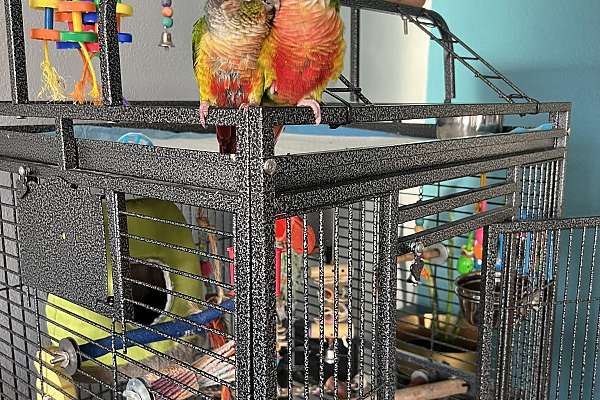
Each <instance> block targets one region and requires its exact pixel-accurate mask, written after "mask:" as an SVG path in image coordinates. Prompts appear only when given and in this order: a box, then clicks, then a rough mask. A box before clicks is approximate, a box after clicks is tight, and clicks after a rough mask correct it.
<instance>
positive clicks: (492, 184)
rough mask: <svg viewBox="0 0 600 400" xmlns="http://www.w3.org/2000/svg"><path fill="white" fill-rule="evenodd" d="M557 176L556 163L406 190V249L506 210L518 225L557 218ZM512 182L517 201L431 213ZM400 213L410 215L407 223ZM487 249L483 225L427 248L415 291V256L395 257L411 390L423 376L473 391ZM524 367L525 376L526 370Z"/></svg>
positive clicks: (402, 359) (403, 372) (402, 360)
mask: <svg viewBox="0 0 600 400" xmlns="http://www.w3.org/2000/svg"><path fill="white" fill-rule="evenodd" d="M560 171H561V161H559V160H552V161H549V162H543V163H538V164H533V165H526V166H524V167H519V168H516V169H510V170H498V171H491V172H488V173H486V174H481V175H474V176H470V177H463V178H458V179H452V180H448V181H442V182H438V183H435V184H431V185H426V186H423V187H417V188H412V189H409V190H405V191H401V196H400V204H401V209H400V210H401V212H400V218H401V224H400V237H407V238H408V239H407V240H408V241H409V242H410V241H411V240H412V239H410V238H412V237H416V236H417V235H418V236H419V237H421V238H426V237H427V235H429V234H430V232H431V233H433V232H436V231H439V230H440V229H445V228H446V227H448V226H450V225H453V224H457V223H461V222H465V221H466V220H468V219H469V218H473V217H476V216H477V214H478V213H481V212H489V211H492V210H498V209H502V208H504V207H511V208H513V207H514V209H515V210H516V211H514V214H515V215H514V218H516V219H520V220H526V219H541V218H549V217H553V216H556V215H557V214H556V213H557V210H558V207H559V203H558V201H559V200H558V199H559V195H560V194H559V190H560V184H559V181H560ZM511 182H514V184H515V186H516V189H517V190H516V195H513V193H512V192H510V193H509V192H504V191H502V193H503V194H502V195H501V196H495V197H489V198H488V197H486V198H482V199H481V200H484V201H485V204H482V201H481V200H480V201H471V202H468V201H462V202H458V203H457V202H453V203H449V204H452V206H450V207H447V208H444V210H443V211H441V212H436V213H434V214H431V215H428V214H427V210H428V209H431V207H432V206H435V204H440V203H443V202H444V201H446V200H447V199H448V198H450V197H457V196H458V197H460V196H463V195H465V196H468V194H469V193H472V192H473V191H477V190H480V189H485V188H487V189H492V190H493V189H494V188H502V187H505V185H507V184H510V183H511ZM403 212H404V214H406V215H407V216H405V217H403ZM478 231H479V235H478ZM478 242H479V243H478ZM483 242H484V240H483V224H482V225H480V226H477V228H476V229H473V230H472V231H470V232H464V233H461V234H459V235H456V236H452V237H450V238H449V239H446V240H443V241H441V242H440V243H435V244H432V245H430V246H428V247H426V248H425V250H424V252H423V258H424V259H425V266H424V270H423V274H422V276H421V282H420V284H419V285H418V286H417V287H415V286H414V285H413V284H412V283H410V282H408V280H409V278H410V275H411V269H410V267H411V265H412V263H414V258H415V256H414V254H410V253H409V254H404V255H401V256H399V257H398V267H399V269H398V271H399V272H398V274H399V279H398V291H397V296H396V301H397V325H396V329H397V338H396V339H397V341H396V343H397V348H398V354H399V359H398V361H397V370H398V380H399V384H400V385H401V386H403V385H406V384H408V383H409V382H410V380H411V378H410V377H411V375H412V374H413V373H415V371H419V372H420V373H425V374H426V375H428V379H443V378H447V377H451V376H459V377H461V378H463V379H465V380H466V381H467V382H469V383H470V385H471V387H476V384H475V382H476V374H477V373H478V361H479V350H480V349H481V346H482V344H481V343H480V332H479V326H480V324H481V321H480V319H479V314H478V312H479V308H480V306H481V302H482V297H483V296H482V295H481V293H480V285H481V282H482V280H481V279H482V278H481V272H480V271H481V267H482V263H483V262H484V260H483V259H482V258H483ZM472 258H473V261H470V260H471V259H472ZM469 296H472V297H469ZM536 329H539V327H537V328H536ZM513 367H514V366H513ZM520 368H522V369H523V370H524V369H526V368H527V366H523V365H521V366H520ZM517 370H518V369H512V371H517ZM469 394H470V395H474V392H471V391H470V392H469Z"/></svg>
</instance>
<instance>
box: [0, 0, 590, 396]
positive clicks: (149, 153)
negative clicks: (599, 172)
mask: <svg viewBox="0 0 600 400" xmlns="http://www.w3.org/2000/svg"><path fill="white" fill-rule="evenodd" d="M342 4H343V5H344V6H346V7H350V9H351V24H350V25H351V27H350V30H351V46H350V52H351V57H350V58H351V65H350V70H351V71H350V78H349V79H345V78H343V77H342V79H341V81H342V83H343V84H344V86H345V87H343V88H340V87H337V88H332V89H330V90H329V91H328V94H329V95H330V96H331V97H333V98H334V99H337V102H336V103H332V104H326V105H324V106H323V107H322V108H323V110H322V114H323V121H324V123H325V124H328V125H329V126H330V127H331V128H332V129H334V128H336V127H339V126H342V125H346V126H350V127H362V128H368V129H374V130H379V131H383V132H392V133H394V134H396V135H397V136H398V137H399V138H400V137H403V138H411V139H415V138H418V139H419V141H417V142H415V143H409V144H406V143H404V144H391V145H390V144H387V145H381V146H372V147H368V148H358V149H345V148H344V147H343V143H342V148H341V149H339V150H334V151H327V152H319V153H304V154H278V153H276V151H275V145H274V143H273V134H272V127H273V126H274V125H281V124H286V125H302V124H310V123H311V122H312V121H311V118H312V116H311V114H310V110H308V109H304V108H294V107H291V108H290V107H275V108H273V107H260V108H252V109H250V110H249V111H248V113H247V114H246V115H243V116H242V115H240V114H238V112H237V110H230V109H215V110H213V111H211V113H210V115H209V118H208V122H209V123H210V124H214V125H233V126H236V127H237V132H238V149H237V153H236V154H235V155H232V156H225V155H220V154H216V153H212V152H209V151H200V150H189V149H180V148H170V147H161V146H156V147H152V146H146V145H142V144H136V143H116V142H109V141H100V140H92V139H86V138H81V137H77V135H76V129H77V128H78V127H81V126H89V124H92V125H102V124H107V123H110V125H109V126H110V127H112V128H114V129H116V128H118V127H120V126H133V127H136V128H144V127H149V128H166V129H169V130H171V131H175V132H177V131H182V130H189V131H193V132H198V133H199V134H200V133H206V132H205V131H204V130H202V129H200V127H199V119H198V114H197V104H195V103H169V102H161V103H151V102H146V103H136V102H131V103H130V104H127V105H122V104H123V97H122V93H121V79H120V78H121V75H120V64H119V56H118V55H119V49H118V43H117V42H116V40H113V39H112V38H113V37H116V34H115V33H116V17H115V14H114V12H112V10H113V9H114V8H115V5H116V1H115V0H101V1H100V2H99V15H98V21H99V32H98V34H99V42H100V44H101V52H100V64H101V77H102V83H103V85H102V88H103V104H104V105H103V106H94V105H73V104H66V103H40V102H33V101H30V99H29V98H28V85H27V75H26V68H25V47H24V33H23V18H22V2H21V1H20V0H6V1H5V9H6V15H7V18H6V20H7V33H8V35H7V37H8V61H9V63H10V67H11V69H10V72H11V76H10V78H11V89H12V92H11V94H12V101H10V102H0V115H2V116H9V117H10V116H12V117H20V118H29V117H39V118H53V119H54V121H55V123H54V124H53V125H51V126H42V125H35V126H23V125H20V124H18V123H14V124H13V125H11V126H5V127H2V128H1V130H0V171H1V172H0V211H1V213H0V221H1V223H0V238H1V240H0V267H1V269H0V324H1V326H2V327H3V329H1V330H0V395H1V397H2V398H6V399H42V400H49V399H54V400H59V399H63V398H66V399H121V398H125V399H130V400H147V399H187V398H194V399H207V398H210V399H212V398H221V399H228V398H235V399H248V400H249V399H274V398H278V397H279V398H288V399H313V398H319V399H325V398H327V399H329V398H333V399H349V400H350V399H367V398H369V399H370V398H372V399H375V398H377V399H391V398H394V396H395V398H396V399H402V398H413V397H411V396H414V390H415V388H419V386H411V385H412V384H414V382H412V383H411V382H410V379H411V376H412V377H413V378H414V376H417V375H418V373H420V374H421V378H422V379H423V376H425V380H429V381H430V382H429V384H430V385H433V386H429V388H430V389H431V390H434V391H435V390H437V391H438V393H442V394H443V396H444V397H447V396H462V398H464V397H466V398H476V397H478V396H481V397H482V398H483V397H485V396H489V397H494V396H497V395H498V396H504V397H503V398H520V399H521V398H522V399H525V398H542V397H544V396H551V395H554V394H556V396H557V398H564V395H563V393H564V392H565V391H568V394H569V395H571V394H573V393H576V386H577V385H579V386H580V388H581V387H583V386H585V385H586V384H587V383H588V382H590V380H591V381H592V388H594V384H593V383H594V382H595V367H594V373H593V374H585V373H583V372H582V374H581V378H580V377H579V373H578V374H577V376H575V375H574V373H573V371H574V369H573V368H572V367H573V365H574V364H576V363H578V362H581V363H584V362H585V363H588V362H590V363H592V362H593V363H594V365H595V357H596V348H597V347H598V346H597V341H596V346H595V350H594V351H593V352H592V351H588V350H585V348H582V347H581V343H585V344H587V343H588V342H590V341H592V340H593V339H592V338H593V337H594V338H596V337H598V336H597V332H595V330H593V329H592V330H591V332H590V333H589V334H588V330H589V329H586V330H585V333H584V331H583V330H581V328H580V322H579V321H582V320H585V325H586V326H585V327H586V328H588V327H591V326H592V325H593V321H594V320H595V318H596V316H597V313H594V312H593V311H591V310H592V306H593V302H594V301H595V295H594V294H593V293H595V292H594V288H593V282H592V281H593V279H592V278H593V277H594V273H593V268H592V273H591V274H590V277H591V278H589V277H586V276H585V275H583V274H582V273H581V272H579V273H578V274H577V278H573V277H571V278H570V279H569V278H567V279H569V280H565V281H562V280H561V279H562V278H560V277H561V276H563V275H565V274H566V276H569V271H572V270H573V268H570V267H569V268H567V269H566V272H564V274H563V270H564V268H563V267H561V265H563V263H562V261H563V258H561V255H564V254H568V257H567V258H566V259H565V260H568V261H567V263H568V264H569V265H570V264H571V263H572V262H573V260H575V259H576V258H577V257H579V258H580V259H581V262H580V263H579V266H580V268H579V271H583V270H582V269H581V266H582V265H584V264H586V263H587V258H585V257H589V256H588V255H589V254H594V255H595V249H596V241H595V234H594V237H593V239H592V238H590V237H589V236H590V230H588V231H587V234H586V235H587V236H586V235H584V237H586V238H587V239H586V242H585V243H586V245H587V246H589V245H590V243H591V242H593V251H592V252H591V253H590V252H589V251H587V250H586V253H585V254H586V256H585V257H584V253H583V250H582V252H581V254H575V252H574V251H572V246H571V244H572V240H571V239H572V238H573V237H574V235H573V234H571V235H570V236H569V239H567V240H564V239H560V236H561V233H560V232H562V231H561V229H563V230H564V229H569V227H582V223H581V221H579V220H577V221H571V222H564V221H562V220H555V219H554V218H557V217H559V216H560V211H561V208H562V198H563V187H564V168H565V156H566V139H567V136H568V134H569V121H568V117H569V113H570V104H568V103H542V102H538V101H535V100H534V99H532V98H531V97H529V96H527V95H526V94H525V93H524V92H522V91H521V90H520V89H518V88H517V87H516V86H515V85H514V84H513V83H512V82H511V81H510V80H508V79H507V78H506V77H504V76H503V75H502V74H500V72H498V71H497V70H496V69H495V68H494V67H493V66H491V64H489V63H488V62H487V61H485V60H483V59H482V58H481V57H480V56H479V55H478V54H477V53H475V52H474V51H473V50H472V49H470V48H469V47H468V46H467V45H466V44H465V43H464V42H463V41H461V40H460V39H459V38H458V37H456V36H455V35H454V34H452V32H451V31H450V30H449V29H448V27H447V25H446V24H445V22H444V20H443V18H442V17H441V16H439V15H438V14H436V13H434V12H432V11H429V10H424V9H420V8H413V7H408V6H402V5H397V4H393V3H388V2H385V1H375V0H369V1H367V0H345V1H342ZM361 9H366V10H371V11H377V12H386V13H392V14H396V15H399V16H401V17H402V19H403V20H404V21H405V23H412V24H414V25H415V26H417V27H418V28H419V29H421V30H423V31H424V32H425V33H426V34H428V35H429V36H431V38H432V40H434V41H435V42H436V43H438V44H440V45H441V46H442V47H443V48H444V50H445V53H444V66H445V76H446V79H445V89H446V99H445V100H446V102H445V103H444V104H428V105H400V104H385V105H383V104H371V103H370V102H369V100H368V99H367V97H366V96H365V94H364V93H362V91H361V89H360V85H359V80H358V77H359V63H358V60H359V51H360V48H359V33H360V29H359V28H360V24H359V21H360V10H361ZM401 21H402V20H401V19H399V23H400V22H401ZM455 61H458V62H459V63H461V64H463V65H464V66H465V67H466V68H468V69H469V70H471V71H472V72H473V73H474V74H475V76H476V77H477V78H478V79H480V80H481V81H483V82H484V83H485V84H486V85H487V86H489V87H490V88H491V89H492V90H494V91H495V92H496V93H497V94H498V95H499V97H500V98H502V99H503V100H505V101H506V103H502V104H470V105H459V104H452V103H451V100H452V99H453V98H454V93H455V87H454V63H455ZM348 95H349V98H347V97H344V96H348ZM355 101H356V102H355ZM473 115H503V116H514V119H515V120H517V121H523V122H522V124H527V123H528V122H527V121H529V120H528V119H527V116H529V115H535V116H539V115H542V116H543V117H545V118H546V120H547V121H549V122H550V123H551V128H550V129H547V130H535V129H533V130H526V131H525V132H522V131H511V128H510V127H505V128H504V129H503V130H502V131H501V132H497V134H488V135H481V136H475V137H468V138H463V139H455V140H433V139H434V138H435V130H436V128H435V125H432V124H426V123H418V124H407V123H403V122H402V121H407V120H413V119H419V118H442V117H456V116H473ZM521 118H522V119H521ZM83 120H85V121H86V122H85V123H84V122H80V121H83ZM90 121H91V122H90ZM483 177H485V178H483ZM484 201H485V202H487V206H488V208H487V210H484V209H482V208H481V207H477V205H478V204H482V202H484ZM510 221H512V224H509V225H502V224H501V225H494V224H498V223H507V222H510ZM590 223H592V224H593V221H590ZM586 224H587V222H585V223H583V225H586ZM488 227H489V228H488ZM479 228H486V232H485V235H484V243H479V244H480V246H481V248H482V249H483V253H482V254H481V255H480V259H481V264H482V265H481V271H480V272H479V282H484V285H483V286H482V285H476V286H474V287H472V288H471V292H473V293H475V294H473V295H472V297H470V298H468V299H467V300H470V302H469V304H470V305H471V308H469V309H467V308H466V305H465V304H466V303H465V304H463V300H464V299H462V298H460V297H459V296H458V295H457V287H456V285H455V280H456V278H458V275H457V273H456V271H455V268H456V267H455V266H456V264H457V263H458V262H459V259H460V257H461V251H462V248H463V247H464V246H465V243H466V242H467V241H468V239H469V232H473V231H477V230H478V229H479ZM488 232H489V234H488ZM500 237H502V238H503V239H502V240H503V245H502V246H499V245H498V241H499V240H500ZM575 237H576V235H575ZM559 239H560V245H559ZM564 243H569V246H568V250H566V251H562V252H561V251H559V250H561V249H562V247H561V246H563V245H564ZM532 246H533V247H532ZM526 248H527V249H529V250H527V251H525V249H526ZM550 255H551V256H550ZM497 259H500V260H501V264H502V265H503V266H504V267H503V268H500V269H498V271H496V263H497ZM594 260H595V257H594V258H593V260H592V262H591V263H592V265H593V264H594ZM525 261H527V262H525ZM415 263H416V267H419V266H421V267H423V270H424V271H426V274H427V277H425V276H420V273H421V271H419V270H418V268H417V269H416V270H417V272H419V273H417V274H414V273H413V268H412V267H413V265H415ZM525 264H528V265H529V266H528V269H527V271H528V273H527V274H524V265H525ZM415 275H416V276H415ZM523 276H526V277H527V278H523ZM519 277H521V278H519ZM409 280H410V281H415V280H416V281H419V280H420V281H421V282H420V283H419V284H418V285H416V286H415V285H414V284H413V283H409V282H408V281H409ZM574 280H577V285H576V286H577V289H576V293H575V294H574V295H573V296H571V292H570V290H572V289H573V287H574V286H573V285H574V284H573V281H574ZM588 286H589V288H590V289H589V291H587V292H585V291H584V290H583V289H581V288H582V287H584V288H585V287H588ZM580 289H581V290H580ZM586 296H587V297H586ZM475 297H477V299H476V298H475ZM490 299H493V301H491V300H490ZM496 299H498V300H496ZM473 307H474V308H473ZM584 309H585V310H584ZM572 313H575V316H574V318H573V319H569V318H565V317H564V316H565V315H567V316H570V315H571V314H572ZM558 315H563V318H562V319H559V318H558ZM570 328H573V329H575V328H576V329H578V330H576V331H575V333H576V334H577V335H576V339H565V338H566V334H565V332H566V330H567V329H570ZM549 332H554V335H552V337H549V336H548V335H545V334H544V333H549ZM581 334H583V335H584V338H583V341H580V336H581ZM593 334H594V335H595V336H593ZM556 349H559V350H560V352H558V351H555V350H556ZM564 349H568V350H571V349H572V353H571V354H570V355H567V356H564V357H563V356H559V355H558V354H562V352H563V350H564ZM582 349H583V350H582ZM581 351H583V356H582V360H583V361H580V360H578V357H579V355H580V353H581ZM592 354H593V357H592ZM592 360H593V361H592ZM569 364H570V368H566V367H565V366H566V365H569ZM585 365H586V366H587V365H588V364H585ZM565 371H566V372H565ZM569 371H570V372H569ZM582 371H584V370H582ZM415 372H417V375H415ZM567 375H569V376H568V380H569V383H568V385H563V382H564V380H561V379H564V378H565V376H567ZM559 378H560V379H559ZM559 381H560V382H561V383H560V384H558V383H557V382H559ZM435 385H437V386H435ZM444 385H445V386H444ZM448 387H450V388H451V389H452V390H453V391H451V392H448ZM440 388H442V389H443V388H445V389H444V390H446V391H445V392H444V391H443V390H442V389H440ZM411 390H413V392H411ZM440 391H442V392H440ZM592 391H593V389H592ZM559 394H560V395H559ZM561 396H562V397H561ZM440 397H441V396H440Z"/></svg>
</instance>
